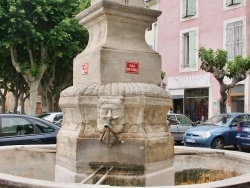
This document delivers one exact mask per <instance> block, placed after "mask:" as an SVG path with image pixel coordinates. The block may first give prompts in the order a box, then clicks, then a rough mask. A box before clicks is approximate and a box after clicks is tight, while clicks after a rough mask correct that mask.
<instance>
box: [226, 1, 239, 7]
mask: <svg viewBox="0 0 250 188" xmlns="http://www.w3.org/2000/svg"><path fill="white" fill-rule="evenodd" d="M241 3H243V0H226V6H227V7H228V6H232V5H238V4H241Z"/></svg>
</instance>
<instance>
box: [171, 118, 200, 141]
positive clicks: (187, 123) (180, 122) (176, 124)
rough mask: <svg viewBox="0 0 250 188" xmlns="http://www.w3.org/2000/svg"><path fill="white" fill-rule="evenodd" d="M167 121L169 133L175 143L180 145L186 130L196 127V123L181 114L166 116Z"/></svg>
mask: <svg viewBox="0 0 250 188" xmlns="http://www.w3.org/2000/svg"><path fill="white" fill-rule="evenodd" d="M167 121H168V122H167V124H168V126H169V131H170V132H171V134H172V136H173V137H174V141H175V143H181V142H182V141H183V135H184V133H185V132H186V131H187V130H188V129H190V128H193V127H194V126H196V123H194V122H192V121H191V120H190V119H189V118H188V117H186V116H185V115H183V114H168V115H167Z"/></svg>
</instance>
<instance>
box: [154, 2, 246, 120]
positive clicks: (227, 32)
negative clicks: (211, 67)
mask: <svg viewBox="0 0 250 188" xmlns="http://www.w3.org/2000/svg"><path fill="white" fill-rule="evenodd" d="M158 3H159V9H160V10H161V11H162V15H161V16H160V17H159V20H158V39H159V40H158V49H157V51H158V52H159V53H160V54H161V56H162V70H163V71H164V72H166V78H165V80H164V82H165V83H166V88H167V90H168V91H169V92H170V94H171V95H172V98H173V111H174V112H175V113H182V114H185V115H187V116H189V117H190V118H191V119H192V120H193V121H198V120H201V119H204V120H206V119H207V118H208V117H211V116H212V115H214V114H217V113H219V99H220V93H219V89H220V87H219V84H218V82H217V80H216V79H215V78H214V77H213V75H212V74H210V73H207V72H205V71H202V70H201V69H200V64H201V62H200V59H199V57H198V50H199V48H200V47H205V48H212V49H213V50H217V49H225V50H227V51H228V56H229V59H233V58H234V57H235V56H236V55H238V54H241V55H243V56H244V57H246V56H248V55H250V46H249V45H250V36H249V35H250V1H248V0H158ZM225 82H230V80H229V79H227V80H226V79H225ZM249 95H250V89H249V76H247V79H245V80H244V81H242V82H240V83H238V84H237V86H235V87H234V88H233V89H231V90H230V92H229V93H228V101H227V111H228V112H249V111H250V108H249Z"/></svg>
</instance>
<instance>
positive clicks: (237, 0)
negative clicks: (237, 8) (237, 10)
mask: <svg viewBox="0 0 250 188" xmlns="http://www.w3.org/2000/svg"><path fill="white" fill-rule="evenodd" d="M233 1H234V2H233V4H240V3H242V0H233Z"/></svg>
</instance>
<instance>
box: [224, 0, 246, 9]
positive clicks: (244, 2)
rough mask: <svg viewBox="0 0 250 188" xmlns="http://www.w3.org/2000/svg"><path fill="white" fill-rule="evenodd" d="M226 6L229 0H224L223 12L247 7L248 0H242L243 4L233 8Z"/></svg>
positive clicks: (232, 6)
mask: <svg viewBox="0 0 250 188" xmlns="http://www.w3.org/2000/svg"><path fill="white" fill-rule="evenodd" d="M226 4H227V0H223V11H228V10H232V9H236V8H240V7H244V6H246V0H242V3H240V4H235V5H231V6H227V5H226Z"/></svg>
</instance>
